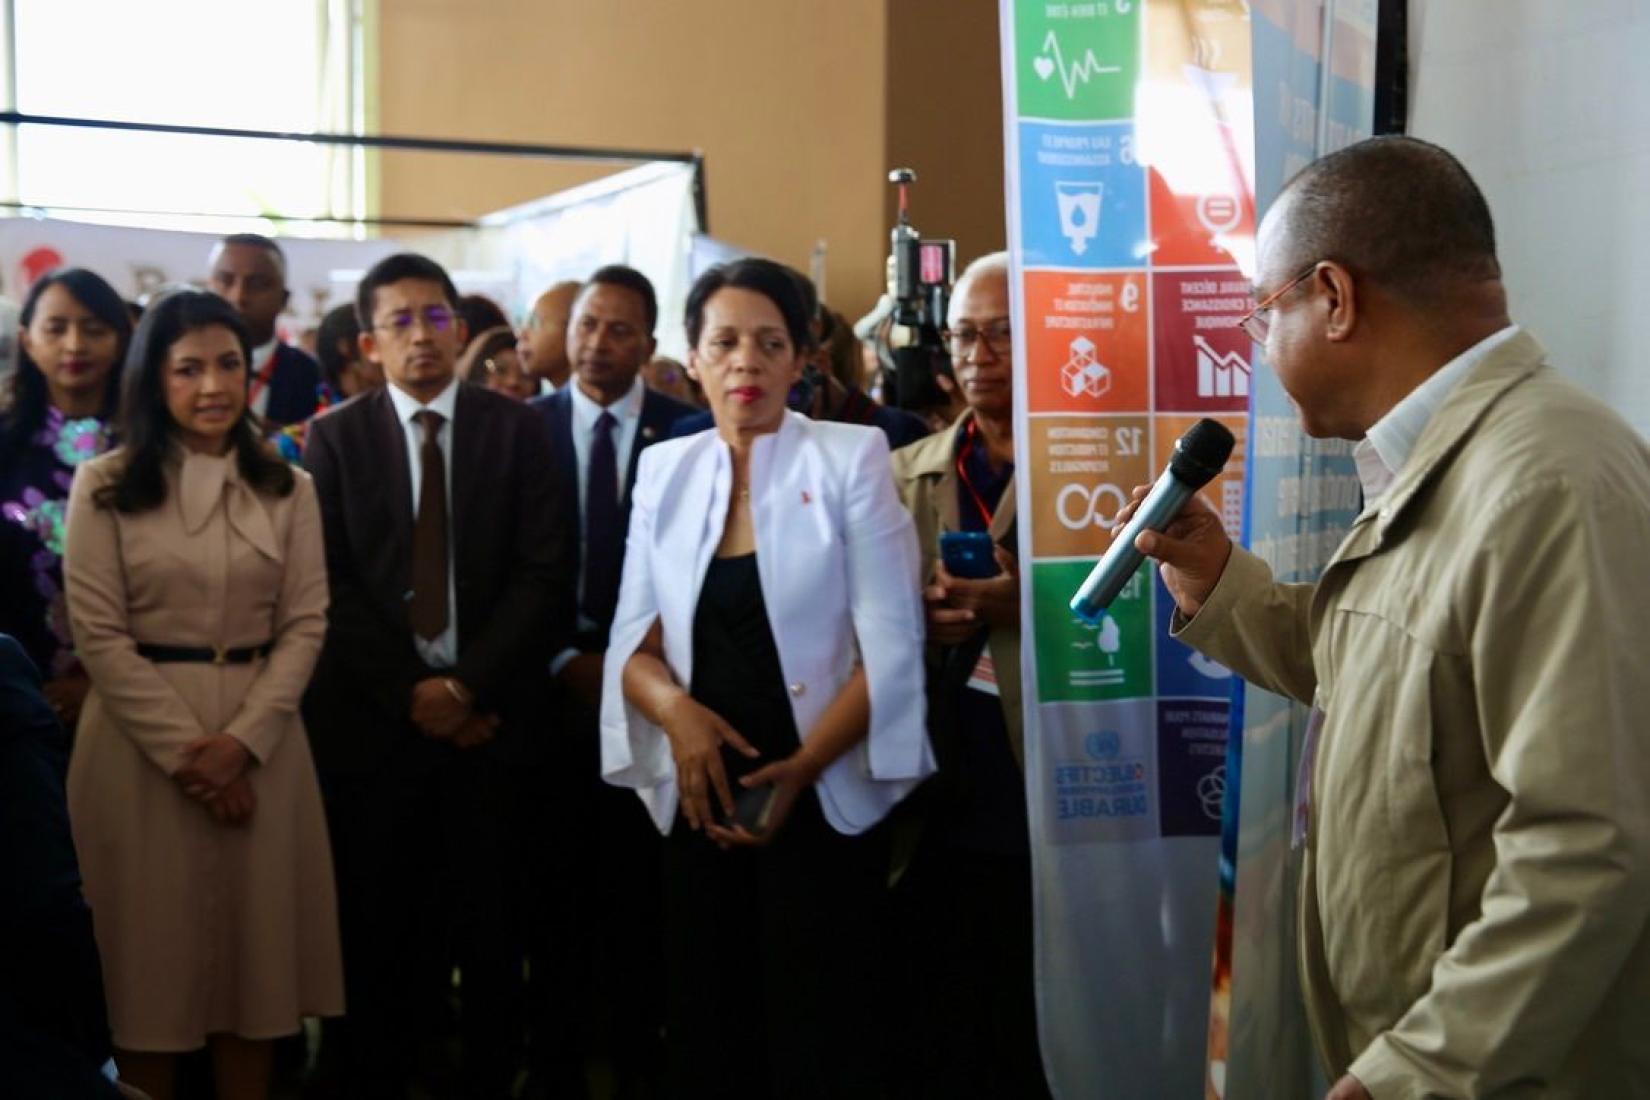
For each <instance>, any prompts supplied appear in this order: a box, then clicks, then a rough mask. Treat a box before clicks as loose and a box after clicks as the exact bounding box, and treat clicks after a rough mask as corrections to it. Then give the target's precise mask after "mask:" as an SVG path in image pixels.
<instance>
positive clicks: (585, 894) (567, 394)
mask: <svg viewBox="0 0 1650 1100" xmlns="http://www.w3.org/2000/svg"><path fill="white" fill-rule="evenodd" d="M658 319H659V307H658V301H657V299H656V298H655V296H654V292H653V285H652V284H651V283H649V282H648V280H647V277H646V276H644V275H643V274H642V273H641V272H639V271H635V270H633V269H631V268H628V267H621V266H611V267H604V268H602V269H601V270H599V271H597V272H596V273H595V274H594V275H592V276H591V277H590V280H589V281H588V282H587V283H585V285H584V286H583V287H582V288H581V289H580V291H579V294H578V297H577V298H576V299H575V300H574V302H573V310H572V316H571V320H570V322H569V325H568V330H567V357H568V359H569V361H570V362H571V363H572V367H573V373H572V378H571V382H570V384H569V385H566V386H564V387H562V388H561V389H559V390H557V391H556V392H555V393H553V394H551V395H550V396H548V397H541V398H536V399H534V400H533V401H532V402H530V405H531V407H532V408H533V409H534V410H535V411H537V412H538V414H539V415H540V416H541V417H543V419H544V425H545V427H546V428H547V429H548V431H549V434H550V442H551V448H552V451H553V454H554V461H553V462H552V463H551V464H550V466H549V467H548V468H549V469H550V470H551V471H552V473H553V475H554V477H555V479H556V481H557V484H558V488H559V490H560V498H561V508H562V512H561V523H562V526H563V527H564V528H565V530H567V531H569V532H572V533H574V534H576V536H577V555H578V558H577V560H578V566H577V570H576V576H577V581H578V607H579V610H578V632H577V634H576V635H575V636H574V638H573V640H572V643H571V644H570V645H568V646H567V647H565V648H564V649H563V650H561V651H560V652H559V653H557V654H556V656H555V659H554V660H553V661H552V662H551V666H550V668H551V673H552V675H553V676H554V677H555V681H556V685H557V689H558V691H559V693H560V695H561V697H562V700H563V703H564V709H563V714H564V720H565V722H566V724H567V735H568V736H567V738H566V739H565V740H564V741H563V743H562V750H561V751H562V753H563V756H562V759H561V761H559V762H558V768H557V771H558V773H559V774H560V775H561V776H563V777H565V781H564V783H563V786H564V787H565V790H563V791H562V793H561V795H560V797H558V798H557V799H556V800H555V809H554V811H553V815H552V817H551V819H550V820H549V821H547V822H546V823H545V826H546V830H547V835H548V836H550V837H551V838H552V840H551V848H550V850H549V852H547V853H545V854H547V855H548V856H549V857H550V859H549V860H548V863H547V865H546V866H544V867H543V868H542V869H541V872H540V875H539V882H540V884H541V886H542V887H543V890H544V895H543V896H542V897H541V900H543V901H546V902H547V903H548V904H550V905H552V906H559V907H561V914H560V917H559V918H558V919H551V920H548V921H543V922H540V926H541V927H543V928H546V929H548V928H552V927H556V926H557V925H558V924H560V923H562V922H565V921H566V920H568V919H571V920H572V921H573V922H574V928H575V930H576V931H575V934H574V935H572V936H571V937H564V940H563V942H560V943H544V942H541V943H539V944H537V945H536V947H537V949H538V950H537V951H536V952H535V956H536V957H538V958H540V960H541V961H542V958H543V955H544V953H545V952H550V953H551V955H552V961H551V964H550V967H551V968H553V969H555V970H556V971H557V972H562V973H566V972H568V971H571V972H572V973H573V974H577V973H578V972H579V971H580V970H582V971H583V972H584V975H585V976H586V977H587V978H588V977H589V976H590V974H591V970H590V968H589V967H590V962H591V960H594V961H595V964H596V966H597V967H598V968H599V972H600V973H601V974H602V975H603V980H602V981H600V982H592V983H584V982H580V983H578V984H579V985H580V986H582V987H583V988H584V989H588V990H589V993H590V996H592V997H595V998H596V999H597V1001H598V1003H599V1002H600V1001H601V1000H602V999H603V998H611V1000H610V1001H609V1002H608V1003H606V1004H602V1005H601V1008H602V1009H604V1010H605V1012H604V1015H608V1016H609V1018H610V1019H611V1028H610V1037H609V1040H608V1044H607V1045H608V1046H609V1050H608V1053H609V1054H610V1055H611V1056H612V1057H613V1059H614V1062H615V1064H616V1066H617V1068H618V1069H619V1071H620V1074H621V1084H622V1085H624V1086H626V1087H628V1088H631V1089H632V1090H642V1091H645V1089H646V1081H647V1079H648V1078H649V1077H650V1075H651V1073H652V1070H653V1069H654V1068H655V1067H656V1063H657V1059H658V1057H659V1050H658V1035H659V1028H660V1026H661V1024H662V1020H663V1015H664V1005H663V986H662V984H661V980H660V976H661V974H662V971H663V966H662V961H661V960H651V959H648V958H646V957H645V956H639V955H638V954H637V952H636V951H635V950H634V945H635V944H637V943H658V942H659V941H660V938H661V935H662V933H661V932H660V926H659V919H660V918H659V908H660V894H659V891H660V878H659V876H660V874H661V872H660V869H659V836H658V833H657V832H656V831H655V830H654V829H653V827H652V824H651V823H650V822H649V821H648V818H647V815H646V813H645V812H643V810H642V806H641V804H640V803H639V802H637V801H636V799H635V797H634V796H633V795H631V794H630V792H628V791H620V790H618V789H617V788H612V787H608V786H607V785H606V784H604V783H603V782H602V781H601V766H600V751H599V740H598V733H597V716H598V712H599V710H600V707H601V682H602V654H603V652H604V651H605V650H606V648H607V632H608V628H609V627H610V626H612V623H613V611H614V606H615V603H616V601H617V599H618V594H619V577H620V572H621V570H622V568H623V563H624V544H625V531H626V528H627V526H628V524H629V515H630V490H631V487H632V486H633V485H634V484H635V482H636V464H637V462H638V461H639V460H640V458H641V453H642V450H643V449H644V448H646V447H647V446H649V445H650V444H652V443H655V442H657V441H658V440H661V439H664V438H665V437H666V436H667V435H668V434H669V429H670V426H671V424H672V423H674V422H675V421H676V420H678V419H680V418H682V417H684V416H687V415H689V414H691V413H693V412H694V411H695V410H694V409H693V407H692V406H690V405H684V404H683V403H681V402H680V401H675V400H673V399H671V398H669V397H666V396H664V395H663V394H660V393H655V392H654V391H652V390H649V389H647V387H646V386H644V385H643V383H642V378H641V369H642V365H643V364H644V363H646V362H647V361H648V360H649V359H651V358H652V356H653V349H654V346H655V345H654V339H653V331H654V328H655V326H656V325H657V323H658ZM564 827H565V828H573V829H577V830H578V835H579V836H581V837H582V838H587V839H581V840H580V842H578V843H577V844H576V845H569V844H568V843H567V842H566V840H565V839H563V838H565V837H566V836H567V835H568V834H567V833H565V832H564V831H563V829H564ZM568 876H571V878H570V879H569V877H568ZM558 880H559V881H558ZM566 899H570V900H571V901H572V902H573V903H574V904H576V905H577V906H578V912H577V913H575V914H568V913H567V912H566V910H565V904H566ZM621 945H623V946H621ZM555 960H559V962H557V961H555ZM564 968H566V969H564ZM539 969H540V970H544V969H546V968H545V967H542V966H541V967H539ZM573 980H575V981H576V980H577V979H576V978H575V979H573ZM555 995H556V996H560V992H559V990H557V991H556V994H555ZM579 999H580V1000H583V998H579ZM536 1007H537V1008H538V1009H539V1030H541V1031H551V1032H565V1029H566V1027H567V1026H568V1022H567V1020H566V1011H567V1009H568V1008H569V1007H572V1006H569V1005H567V1004H565V1003H563V1004H554V1003H553V1004H548V1005H546V1004H543V1003H542V1002H541V1003H540V1004H539V1005H537V1006H536ZM558 1011H559V1012H560V1013H561V1014H562V1015H561V1017H560V1022H557V1019H556V1013H557V1012H558ZM546 1013H549V1017H550V1018H548V1019H547V1018H546V1015H545V1014H546ZM545 1053H546V1055H547V1056H550V1057H557V1055H555V1054H552V1053H551V1052H550V1051H546V1052H545ZM537 1069H538V1070H539V1073H540V1074H541V1075H542V1076H548V1077H550V1078H551V1079H552V1081H556V1080H559V1079H564V1076H565V1069H564V1067H551V1066H547V1065H545V1064H544V1063H543V1062H541V1063H540V1064H539V1066H538V1067H537ZM561 1087H563V1088H564V1089H565V1086H561Z"/></svg>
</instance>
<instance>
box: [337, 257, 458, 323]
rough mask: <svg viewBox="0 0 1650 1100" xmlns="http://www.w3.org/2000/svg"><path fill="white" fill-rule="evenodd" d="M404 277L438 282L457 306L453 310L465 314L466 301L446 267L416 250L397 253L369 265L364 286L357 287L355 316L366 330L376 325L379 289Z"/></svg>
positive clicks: (451, 304)
mask: <svg viewBox="0 0 1650 1100" xmlns="http://www.w3.org/2000/svg"><path fill="white" fill-rule="evenodd" d="M403 279H418V280H420V281H422V282H426V283H435V284H436V285H437V286H439V287H440V288H441V293H442V296H443V297H445V298H446V299H447V304H448V305H450V306H452V307H453V312H455V313H462V311H463V303H462V302H461V301H460V300H459V297H458V288H457V287H456V286H454V285H453V280H452V277H451V276H449V275H448V274H447V269H446V268H444V267H442V266H441V265H440V264H438V263H436V262H435V261H434V260H432V259H430V258H429V257H428V256H420V255H419V254H418V253H416V252H397V253H396V254H395V255H393V256H385V257H384V258H383V259H382V260H379V261H378V262H377V263H375V264H373V265H372V267H370V268H368V269H367V273H366V274H365V275H363V276H361V283H360V285H359V286H357V287H356V288H355V319H356V320H358V321H360V322H361V327H362V328H363V329H371V328H372V310H373V305H374V301H373V299H374V296H375V295H376V294H377V293H378V288H379V287H381V286H392V285H394V284H396V283H399V282H400V281H401V280H403Z"/></svg>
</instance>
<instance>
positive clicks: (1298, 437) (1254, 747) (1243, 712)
mask: <svg viewBox="0 0 1650 1100" xmlns="http://www.w3.org/2000/svg"><path fill="white" fill-rule="evenodd" d="M1376 3H1377V0H1333V2H1330V3H1325V2H1324V0H1255V2H1254V3H1253V4H1252V5H1250V7H1251V10H1252V16H1253V20H1254V23H1253V28H1252V30H1253V37H1254V72H1255V149H1256V160H1255V165H1256V194H1257V197H1258V200H1259V207H1258V208H1259V209H1260V210H1261V211H1263V212H1264V211H1265V210H1266V208H1267V207H1268V206H1269V205H1270V204H1271V202H1272V200H1273V199H1274V198H1275V197H1276V196H1277V193H1278V191H1279V190H1280V189H1281V188H1282V187H1283V184H1284V183H1285V182H1286V181H1287V180H1288V179H1289V177H1291V176H1293V175H1294V174H1295V173H1296V172H1297V171H1299V170H1300V169H1301V168H1304V167H1305V166H1306V165H1307V164H1308V163H1309V162H1310V161H1312V160H1313V159H1315V158H1316V157H1317V156H1319V155H1321V154H1323V153H1325V152H1329V151H1330V150H1333V149H1338V148H1341V147H1342V146H1344V145H1348V144H1351V143H1352V142H1354V141H1357V140H1358V139H1360V138H1363V137H1366V136H1368V134H1369V131H1370V125H1371V121H1372V120H1373V118H1374V103H1375V95H1374V86H1375V30H1376ZM1324 58H1328V59H1329V63H1328V64H1327V65H1326V64H1324V63H1323V59H1324ZM1258 351H1259V349H1256V352H1257V354H1256V362H1255V373H1254V386H1253V389H1252V393H1251V396H1252V402H1253V403H1252V405H1251V409H1252V418H1251V421H1250V423H1251V431H1250V434H1249V459H1248V471H1249V476H1248V482H1247V487H1246V490H1245V493H1244V501H1245V503H1246V506H1247V515H1246V521H1245V542H1246V544H1247V545H1248V546H1249V547H1250V548H1251V549H1253V550H1254V551H1255V552H1256V553H1257V554H1259V555H1260V556H1261V557H1263V558H1265V559H1266V561H1267V563H1268V564H1270V565H1271V567H1272V572H1273V575H1274V576H1276V577H1277V579H1278V580H1280V581H1311V580H1315V579H1316V578H1317V576H1318V574H1319V573H1320V572H1321V571H1322V569H1323V565H1324V563H1325V562H1326V561H1328V560H1329V557H1330V555H1331V554H1333V553H1334V551H1335V548H1336V547H1337V546H1339V545H1340V542H1341V539H1342V538H1343V537H1344V536H1345V533H1346V530H1347V528H1348V527H1349V526H1350V524H1351V522H1352V520H1353V519H1354V518H1355V516H1356V514H1357V509H1358V506H1359V503H1360V499H1361V498H1360V494H1359V488H1358V480H1357V474H1356V472H1355V470H1354V468H1353V465H1352V458H1351V445H1350V444H1348V443H1345V442H1343V441H1340V440H1311V439H1307V438H1306V437H1305V435H1303V434H1302V432H1301V430H1300V426H1299V423H1298V422H1297V420H1296V418H1295V413H1294V409H1293V408H1292V407H1291V405H1290V403H1289V398H1288V396H1287V395H1286V394H1285V393H1284V392H1283V390H1282V388H1281V387H1280V386H1279V385H1278V381H1277V377H1276V375H1274V374H1273V373H1272V371H1271V369H1270V368H1269V367H1268V366H1267V365H1266V364H1265V362H1264V359H1262V358H1261V357H1260V356H1259V354H1258ZM1238 690H1239V696H1238V704H1239V705H1238V707H1237V710H1238V713H1239V715H1240V717H1239V719H1238V721H1237V723H1236V724H1237V728H1240V729H1241V730H1242V732H1243V736H1242V737H1241V738H1240V739H1234V741H1233V743H1232V749H1233V751H1232V753H1231V757H1230V759H1229V766H1228V770H1227V782H1228V785H1229V788H1230V789H1231V790H1232V792H1233V793H1234V794H1239V795H1240V796H1241V797H1240V798H1236V799H1230V800H1229V804H1228V806H1227V810H1228V814H1229V815H1230V819H1229V822H1228V828H1227V830H1226V843H1225V847H1224V850H1223V851H1222V856H1221V870H1220V874H1221V896H1220V909H1219V918H1220V919H1219V928H1220V932H1221V935H1220V938H1219V939H1218V941H1217V944H1216V950H1215V960H1216V963H1215V970H1214V998H1213V1005H1212V1012H1211V1020H1210V1028H1209V1072H1208V1077H1207V1081H1206V1083H1205V1085H1206V1088H1205V1094H1206V1096H1207V1097H1209V1100H1222V1098H1229V1100H1307V1098H1309V1097H1316V1096H1321V1095H1323V1092H1324V1090H1325V1086H1324V1084H1323V1082H1322V1081H1321V1080H1314V1076H1315V1072H1314V1071H1315V1069H1316V1056H1315V1054H1314V1053H1313V1051H1312V1044H1311V1040H1310V1037H1309V1036H1308V1034H1307V1028H1306V1021H1305V1017H1304V1015H1303V1014H1302V1010H1301V1007H1300V986H1299V979H1298V976H1297V972H1296V966H1295V960H1296V930H1295V920H1296V916H1295V914H1296V907H1295V892H1296V887H1297V884H1298V876H1297V873H1296V872H1297V861H1296V860H1295V859H1294V858H1293V857H1292V855H1291V852H1290V849H1289V836H1290V816H1291V813H1292V810H1293V801H1292V798H1293V795H1294V792H1295V783H1296V777H1297V771H1298V768H1299V758H1300V744H1301V738H1302V735H1303V734H1304V732H1305V729H1306V715H1307V710H1306V708H1305V707H1304V706H1301V705H1299V704H1296V703H1292V702H1290V701H1289V700H1287V699H1285V698H1283V697H1282V696H1278V695H1273V694H1271V693H1270V692H1266V691H1262V690H1261V689H1259V688H1257V687H1254V686H1252V685H1247V684H1241V685H1239V688H1238ZM1239 750H1241V751H1239Z"/></svg>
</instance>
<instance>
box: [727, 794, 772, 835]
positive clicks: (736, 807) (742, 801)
mask: <svg viewBox="0 0 1650 1100" xmlns="http://www.w3.org/2000/svg"><path fill="white" fill-rule="evenodd" d="M778 795H779V788H778V787H776V786H774V785H773V784H772V783H766V784H763V785H762V786H760V787H741V788H740V789H739V790H738V791H736V792H735V793H734V796H733V816H732V817H728V816H727V815H725V814H720V813H718V816H719V817H721V819H722V821H721V823H722V825H723V826H725V827H726V828H729V829H731V828H733V827H734V826H735V825H738V826H742V827H743V828H744V830H745V831H746V832H747V833H750V834H751V835H752V836H761V835H762V834H763V833H765V832H767V831H768V822H769V821H770V820H771V819H772V817H773V804H774V800H775V799H776V798H777V797H778Z"/></svg>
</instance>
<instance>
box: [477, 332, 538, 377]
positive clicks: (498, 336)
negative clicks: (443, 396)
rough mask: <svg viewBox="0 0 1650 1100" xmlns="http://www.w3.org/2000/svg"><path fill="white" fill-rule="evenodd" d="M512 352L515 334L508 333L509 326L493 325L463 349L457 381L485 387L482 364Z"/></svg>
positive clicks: (484, 369)
mask: <svg viewBox="0 0 1650 1100" xmlns="http://www.w3.org/2000/svg"><path fill="white" fill-rule="evenodd" d="M514 350H516V334H515V333H513V332H511V331H510V326H509V325H495V326H494V327H493V328H490V329H487V330H486V331H485V332H482V333H479V334H477V335H476V337H475V338H474V339H473V340H471V341H470V346H469V347H467V348H465V349H464V354H463V355H461V356H459V359H458V377H459V380H460V381H462V382H474V383H476V384H477V385H486V383H487V368H486V367H485V366H483V365H482V364H483V363H485V362H486V361H487V360H489V359H491V358H492V357H493V356H495V355H497V354H498V353H499V352H501V351H514ZM536 384H537V383H536V382H535V385H536Z"/></svg>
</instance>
